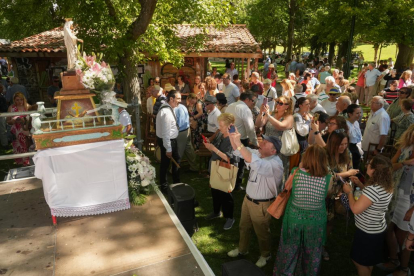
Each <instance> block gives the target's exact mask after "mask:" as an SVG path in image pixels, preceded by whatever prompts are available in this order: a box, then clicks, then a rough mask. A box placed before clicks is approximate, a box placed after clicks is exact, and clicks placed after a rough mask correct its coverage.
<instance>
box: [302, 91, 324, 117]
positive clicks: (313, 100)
mask: <svg viewBox="0 0 414 276" xmlns="http://www.w3.org/2000/svg"><path fill="white" fill-rule="evenodd" d="M306 99H308V100H309V109H310V114H311V115H312V116H313V115H314V114H315V112H316V111H322V112H323V113H326V110H325V108H323V107H322V106H321V104H320V103H318V95H316V94H309V95H307V96H306Z"/></svg>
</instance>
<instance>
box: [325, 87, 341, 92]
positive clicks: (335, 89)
mask: <svg viewBox="0 0 414 276" xmlns="http://www.w3.org/2000/svg"><path fill="white" fill-rule="evenodd" d="M328 94H341V91H340V90H339V89H338V88H337V87H332V88H331V89H330V90H329V92H328Z"/></svg>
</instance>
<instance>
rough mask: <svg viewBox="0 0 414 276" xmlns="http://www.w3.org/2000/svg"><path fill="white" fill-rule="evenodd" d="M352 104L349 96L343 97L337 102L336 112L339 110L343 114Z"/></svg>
mask: <svg viewBox="0 0 414 276" xmlns="http://www.w3.org/2000/svg"><path fill="white" fill-rule="evenodd" d="M351 103H352V102H351V99H350V98H349V97H348V96H341V97H339V98H338V101H337V102H336V110H338V112H339V113H342V112H343V111H344V110H346V109H347V108H348V106H349V105H350V104H351Z"/></svg>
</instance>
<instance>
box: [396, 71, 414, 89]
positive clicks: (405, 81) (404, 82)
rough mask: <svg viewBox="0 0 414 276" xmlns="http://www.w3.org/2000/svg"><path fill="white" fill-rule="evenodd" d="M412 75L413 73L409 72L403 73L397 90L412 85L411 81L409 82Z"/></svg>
mask: <svg viewBox="0 0 414 276" xmlns="http://www.w3.org/2000/svg"><path fill="white" fill-rule="evenodd" d="M412 74H413V72H412V71H411V70H407V71H404V72H403V73H402V74H401V78H400V83H399V84H398V88H401V87H407V86H409V85H411V83H412V81H411V76H412Z"/></svg>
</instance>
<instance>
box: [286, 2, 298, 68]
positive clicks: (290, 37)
mask: <svg viewBox="0 0 414 276" xmlns="http://www.w3.org/2000/svg"><path fill="white" fill-rule="evenodd" d="M296 9H297V7H296V0H290V3H289V25H288V42H287V54H286V57H285V60H286V62H287V61H288V60H289V59H291V58H292V48H293V35H294V33H295V15H296Z"/></svg>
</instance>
